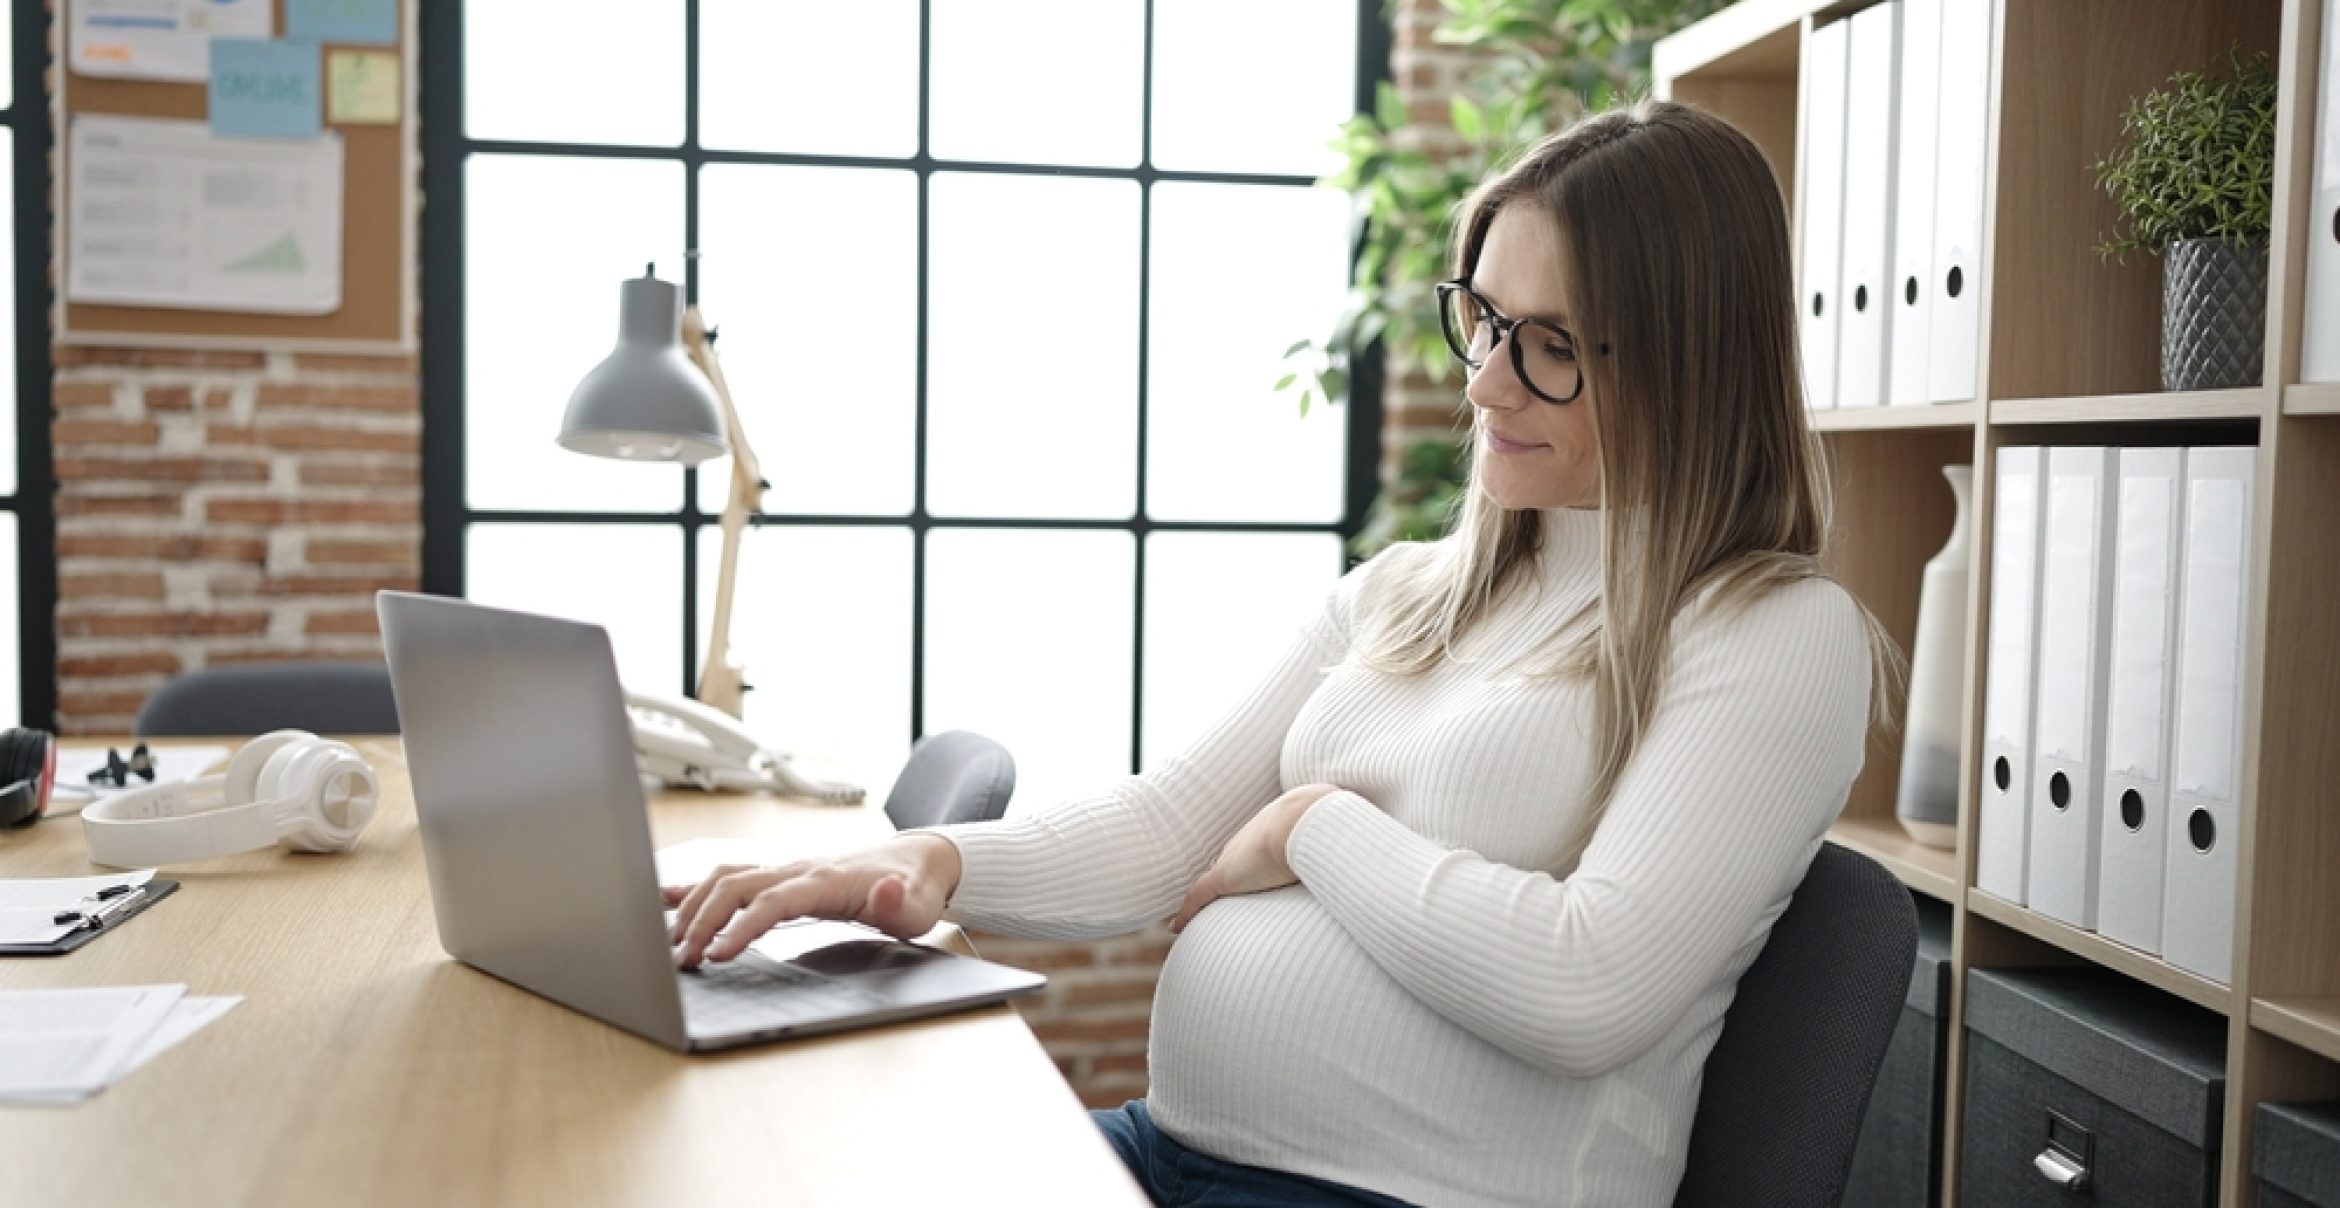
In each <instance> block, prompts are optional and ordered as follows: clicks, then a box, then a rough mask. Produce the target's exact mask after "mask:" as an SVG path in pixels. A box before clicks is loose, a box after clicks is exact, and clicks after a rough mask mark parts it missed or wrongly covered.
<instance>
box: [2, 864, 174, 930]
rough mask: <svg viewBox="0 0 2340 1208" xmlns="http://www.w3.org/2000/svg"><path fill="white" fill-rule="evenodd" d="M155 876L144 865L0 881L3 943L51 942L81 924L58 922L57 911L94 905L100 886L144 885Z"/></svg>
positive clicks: (109, 887) (152, 871) (103, 887)
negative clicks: (91, 873)
mask: <svg viewBox="0 0 2340 1208" xmlns="http://www.w3.org/2000/svg"><path fill="white" fill-rule="evenodd" d="M153 879H154V870H153V869H151V868H142V869H140V870H138V871H137V872H125V873H115V874H112V875H110V876H102V877H40V878H36V879H32V880H0V944H45V943H48V942H49V941H50V940H53V939H56V938H57V937H59V936H61V935H64V934H65V933H66V932H68V931H71V930H73V929H74V928H75V927H78V926H80V923H78V922H72V923H58V922H57V921H56V917H57V912H58V911H61V910H81V909H84V908H86V907H93V906H95V905H96V904H97V902H96V898H97V893H98V891H99V890H101V889H112V888H113V887H114V886H116V885H144V884H146V883H147V882H148V881H150V880H153Z"/></svg>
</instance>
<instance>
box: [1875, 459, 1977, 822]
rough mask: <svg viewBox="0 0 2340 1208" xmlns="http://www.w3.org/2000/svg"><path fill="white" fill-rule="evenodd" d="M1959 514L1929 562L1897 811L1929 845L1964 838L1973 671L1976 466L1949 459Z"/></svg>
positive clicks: (1946, 470)
mask: <svg viewBox="0 0 2340 1208" xmlns="http://www.w3.org/2000/svg"><path fill="white" fill-rule="evenodd" d="M1942 477H1944V478H1947V479H1949V480H1950V495H1951V498H1952V500H1953V501H1954V506H1955V507H1956V508H1957V515H1956V516H1955V517H1954V518H1953V519H1952V520H1951V522H1950V539H1949V540H1948V541H1946V542H1944V543H1943V544H1942V550H1941V552H1940V553H1937V554H1935V555H1934V556H1933V558H1932V560H1930V561H1928V562H1927V563H1926V574H1925V582H1924V585H1923V586H1922V587H1921V588H1920V590H1919V592H1918V615H1917V639H1916V640H1915V641H1914V642H1912V643H1911V644H1910V650H1909V713H1908V716H1907V717H1906V718H1905V719H1904V720H1903V723H1902V732H1901V789H1900V792H1899V793H1897V794H1896V795H1895V797H1894V802H1893V812H1894V816H1896V817H1898V818H1899V819H1901V826H1902V829H1903V830H1906V831H1908V832H1909V835H1910V837H1911V838H1913V839H1915V840H1917V841H1918V842H1920V843H1923V844H1925V845H1927V846H1928V847H1939V848H1943V849H1945V850H1947V849H1950V848H1953V847H1955V846H1957V844H1958V772H1959V769H1960V767H1961V766H1962V765H1963V763H1964V761H1963V760H1961V759H1960V758H1959V750H1958V733H1959V726H1958V709H1959V704H1960V700H1961V697H1962V696H1963V689H1964V687H1965V672H1966V584H1967V575H1968V563H1969V562H1970V561H1971V559H1970V558H1969V557H1968V553H1967V545H1966V532H1967V514H1968V512H1969V510H1970V509H1971V506H1972V502H1971V501H1972V499H1973V488H1974V468H1973V467H1971V466H1944V467H1942Z"/></svg>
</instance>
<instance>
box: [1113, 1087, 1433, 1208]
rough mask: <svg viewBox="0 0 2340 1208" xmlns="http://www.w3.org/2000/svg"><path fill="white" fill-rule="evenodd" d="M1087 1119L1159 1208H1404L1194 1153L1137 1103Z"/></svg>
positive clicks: (1294, 1176) (1384, 1198) (1372, 1195)
mask: <svg viewBox="0 0 2340 1208" xmlns="http://www.w3.org/2000/svg"><path fill="white" fill-rule="evenodd" d="M1089 1116H1090V1118H1092V1119H1094V1120H1096V1122H1097V1127H1099V1128H1101V1129H1104V1130H1105V1139H1106V1140H1108V1141H1110V1142H1112V1143H1113V1151H1114V1152H1115V1153H1118V1154H1120V1155H1121V1161H1122V1164H1123V1165H1125V1166H1127V1167H1129V1173H1130V1174H1132V1175H1134V1176H1136V1178H1137V1182H1138V1186H1140V1187H1143V1188H1145V1191H1146V1196H1147V1198H1149V1199H1151V1200H1153V1201H1154V1203H1155V1204H1156V1205H1159V1208H1319V1206H1332V1208H1406V1203H1405V1201H1404V1200H1393V1199H1391V1198H1390V1197H1388V1196H1386V1195H1381V1194H1378V1193H1376V1192H1371V1191H1365V1190H1362V1189H1360V1188H1356V1187H1344V1186H1342V1185H1341V1184H1339V1183H1328V1182H1326V1181H1325V1180H1323V1179H1312V1178H1309V1177H1308V1176H1306V1175H1298V1174H1285V1173H1284V1172H1283V1171H1280V1170H1268V1169H1265V1168H1263V1167H1259V1166H1239V1165H1237V1164H1235V1163H1233V1162H1222V1161H1220V1160H1219V1159H1217V1158H1214V1157H1210V1156H1208V1155H1206V1154H1199V1153H1196V1152H1195V1151H1193V1150H1191V1149H1188V1148H1187V1147H1185V1146H1184V1145H1180V1144H1179V1143H1178V1142H1176V1141H1173V1140H1171V1139H1170V1136H1169V1134H1168V1133H1165V1132H1163V1131H1162V1130H1161V1129H1158V1128H1156V1127H1154V1117H1153V1116H1152V1115H1151V1114H1149V1113H1148V1112H1147V1111H1146V1101H1145V1100H1143V1099H1132V1100H1130V1101H1129V1102H1127V1103H1124V1104H1122V1105H1121V1106H1120V1107H1119V1108H1116V1109H1114V1110H1111V1111H1103V1110H1100V1111H1093V1112H1090V1113H1089Z"/></svg>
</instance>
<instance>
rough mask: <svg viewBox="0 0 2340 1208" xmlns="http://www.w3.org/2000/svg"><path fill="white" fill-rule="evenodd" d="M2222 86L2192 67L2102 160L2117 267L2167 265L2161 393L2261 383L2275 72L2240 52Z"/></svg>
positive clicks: (2106, 247) (2103, 247) (2141, 109)
mask: <svg viewBox="0 0 2340 1208" xmlns="http://www.w3.org/2000/svg"><path fill="white" fill-rule="evenodd" d="M2229 65H2230V67H2231V68H2232V70H2231V72H2230V73H2229V74H2228V75H2227V76H2226V77H2225V78H2216V77H2213V76H2211V75H2209V74H2207V73H2205V72H2199V71H2181V72H2179V73H2178V74H2176V75H2174V76H2171V77H2170V79H2169V83H2168V84H2167V85H2166V86H2164V87H2162V88H2158V89H2155V90H2154V91H2152V92H2148V93H2146V94H2145V95H2144V96H2141V97H2138V98H2137V99H2136V100H2135V101H2133V102H2131V103H2130V105H2129V110H2128V112H2127V113H2126V114H2124V115H2123V116H2122V118H2121V133H2120V140H2119V143H2118V144H2117V145H2116V146H2115V147H2114V148H2113V151H2112V153H2111V154H2110V155H2107V156H2105V157H2104V158H2103V159H2101V160H2098V161H2097V163H2096V164H2095V172H2096V178H2097V183H2098V184H2099V185H2101V186H2102V187H2103V188H2104V190H2105V191H2106V192H2107V193H2109V194H2110V195H2111V196H2112V199H2113V202H2114V204H2115V205H2116V206H2117V207H2118V208H2119V211H2120V213H2119V219H2118V222H2117V225H2116V230H2115V233H2114V235H2113V237H2112V238H2111V239H2109V240H2106V241H2105V242H2104V243H2101V244H2099V245H2098V246H2097V249H2096V250H2097V251H2098V253H2099V254H2101V255H2103V256H2105V257H2106V258H2108V259H2119V260H2122V261H2125V260H2126V259H2127V256H2128V254H2129V253H2131V252H2142V253H2144V254H2146V255H2149V256H2153V255H2158V256H2161V257H2163V259H2162V278H2161V281H2162V287H2161V388H2162V389H2164V390H2215V389H2221V388H2225V387H2234V386H2255V385H2258V384H2259V369H2260V363H2261V349H2262V347H2263V346H2264V344H2265V341H2266V331H2267V232H2268V227H2269V225H2270V218H2271V215H2272V211H2273V205H2274V200H2273V198H2274V175H2275V72H2274V68H2273V67H2272V65H2271V64H2270V63H2269V62H2268V59H2267V56H2266V55H2264V54H2260V55H2255V56H2252V57H2248V58H2246V57H2244V56H2243V55H2242V54H2241V53H2240V52H2239V51H2238V52H2234V53H2232V54H2230V55H2229Z"/></svg>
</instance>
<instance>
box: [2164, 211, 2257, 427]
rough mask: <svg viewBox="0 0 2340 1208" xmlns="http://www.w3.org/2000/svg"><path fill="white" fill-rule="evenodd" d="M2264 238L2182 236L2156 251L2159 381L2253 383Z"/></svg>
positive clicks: (2191, 386)
mask: <svg viewBox="0 0 2340 1208" xmlns="http://www.w3.org/2000/svg"><path fill="white" fill-rule="evenodd" d="M2266 335H2267V245H2266V244H2265V243H2253V244H2233V243H2228V242H2227V241H2225V240H2223V239H2184V240H2180V241H2178V242H2176V243H2173V244H2170V245H2169V249H2168V250H2167V251H2166V252H2164V253H2163V254H2162V258H2161V388H2162V389H2164V390H2224V389H2228V388H2231V387H2237V386H2256V385H2258V384H2259V367H2260V360H2261V351H2262V349H2263V348H2264V347H2265V342H2266Z"/></svg>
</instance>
